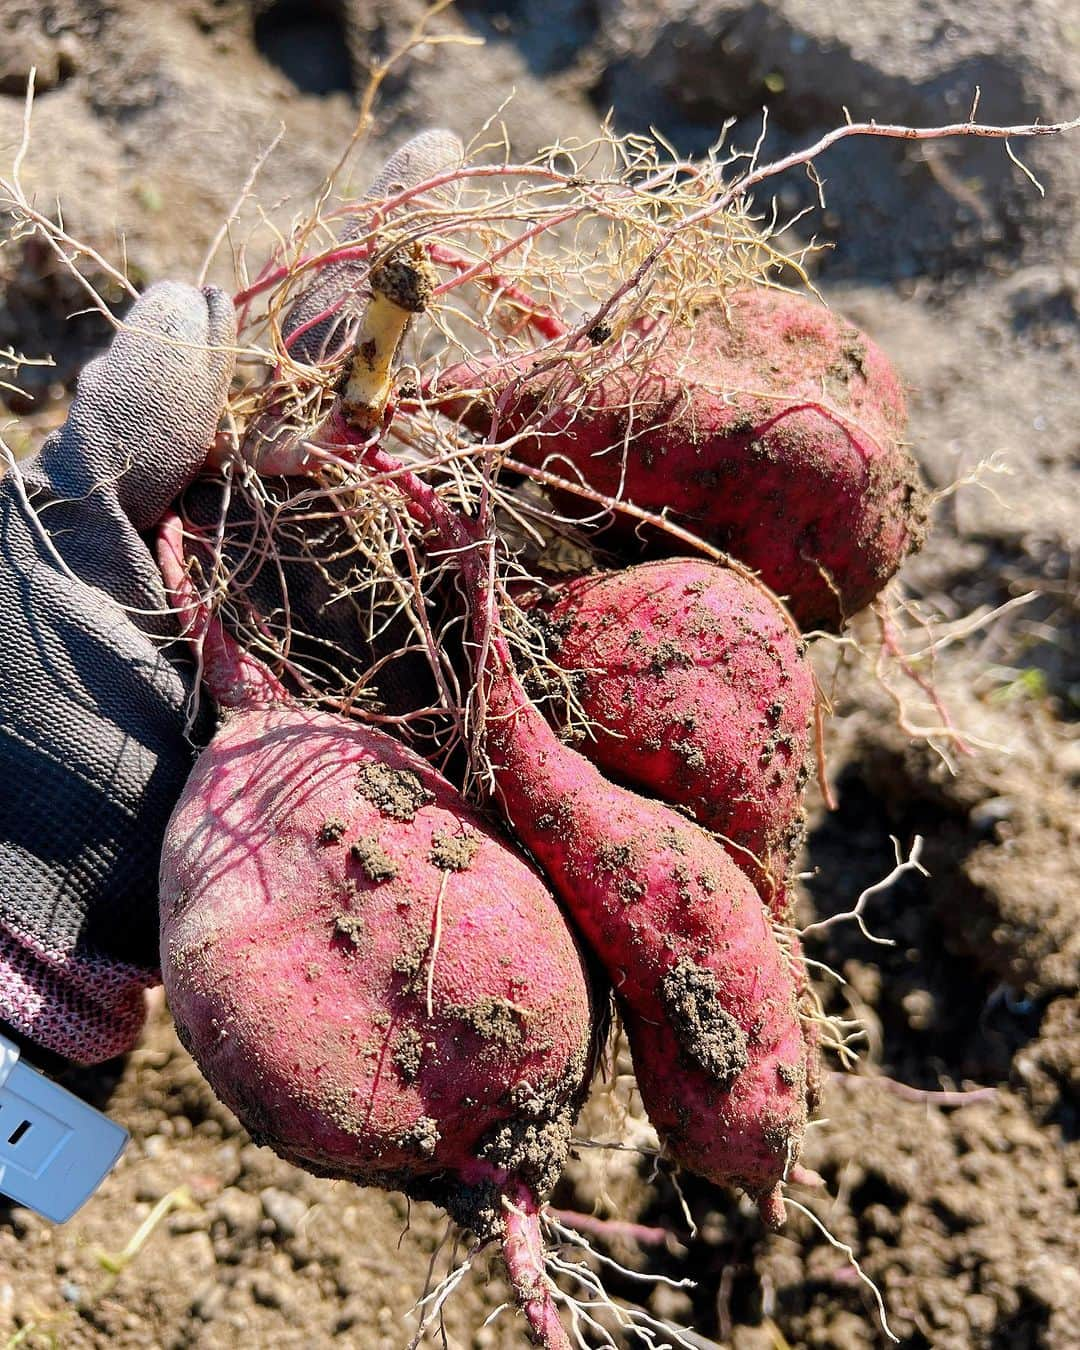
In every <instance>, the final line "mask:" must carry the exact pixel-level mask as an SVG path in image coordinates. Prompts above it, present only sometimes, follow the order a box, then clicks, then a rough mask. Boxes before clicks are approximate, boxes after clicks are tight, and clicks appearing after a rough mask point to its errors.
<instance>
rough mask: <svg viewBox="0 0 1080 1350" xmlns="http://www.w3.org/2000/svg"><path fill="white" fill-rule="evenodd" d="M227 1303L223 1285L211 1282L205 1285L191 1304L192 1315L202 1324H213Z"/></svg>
mask: <svg viewBox="0 0 1080 1350" xmlns="http://www.w3.org/2000/svg"><path fill="white" fill-rule="evenodd" d="M224 1303H225V1289H224V1286H223V1285H220V1284H217V1283H216V1282H211V1283H207V1284H204V1285H202V1286H201V1287H200V1289H199V1291H198V1293H196V1295H195V1297H194V1299H193V1300H192V1304H191V1315H192V1317H197V1318H198V1319H199V1321H200V1322H212V1321H213V1320H214V1318H215V1317H216V1316H217V1315H218V1313H219V1312H220V1311H221V1309H222V1307H223V1305H224Z"/></svg>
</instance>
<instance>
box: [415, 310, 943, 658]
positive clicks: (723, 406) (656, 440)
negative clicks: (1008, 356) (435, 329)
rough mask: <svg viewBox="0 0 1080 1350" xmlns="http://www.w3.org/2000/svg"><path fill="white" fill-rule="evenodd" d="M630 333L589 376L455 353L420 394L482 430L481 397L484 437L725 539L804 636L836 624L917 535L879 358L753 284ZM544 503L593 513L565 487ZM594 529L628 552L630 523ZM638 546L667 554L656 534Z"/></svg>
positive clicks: (907, 457)
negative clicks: (652, 336)
mask: <svg viewBox="0 0 1080 1350" xmlns="http://www.w3.org/2000/svg"><path fill="white" fill-rule="evenodd" d="M641 340H642V339H640V338H639V337H635V336H634V335H633V334H628V335H627V336H626V338H625V339H624V342H625V344H626V346H625V348H624V355H627V356H628V357H629V358H630V359H629V360H622V359H621V358H620V356H619V354H618V353H617V352H613V353H612V354H611V358H610V361H609V363H608V369H607V372H606V373H605V374H603V375H602V376H601V377H600V378H595V376H591V377H590V381H589V384H588V385H587V386H586V385H585V384H583V382H582V377H581V376H580V375H579V374H578V373H577V371H578V367H577V365H576V364H571V363H566V362H561V363H558V364H557V365H556V366H555V367H554V368H553V369H548V370H547V371H546V372H545V373H542V374H538V375H536V376H535V377H532V378H530V376H529V370H530V367H531V365H532V364H534V363H535V358H530V357H526V358H514V359H510V360H505V361H501V362H494V361H492V362H489V363H484V362H482V361H475V360H474V361H467V362H464V363H462V364H460V365H457V366H455V367H453V368H451V369H449V370H447V371H445V372H444V373H443V374H442V375H440V377H439V379H438V381H437V384H436V388H437V390H438V391H439V392H440V394H441V395H442V397H443V402H442V406H443V407H444V409H445V410H446V411H447V412H449V413H451V414H453V415H457V416H461V417H462V418H463V419H464V420H465V421H466V423H467V424H468V425H470V426H471V427H473V428H474V429H476V430H477V431H479V432H480V433H481V434H486V433H487V432H488V429H489V426H490V423H491V416H492V410H493V409H494V408H495V406H496V405H498V425H499V432H498V435H499V437H500V438H502V437H506V436H509V435H511V434H513V435H519V434H521V433H523V432H528V431H531V432H533V433H535V434H533V435H526V436H523V438H522V439H521V440H520V441H516V442H515V446H514V454H515V456H516V457H517V458H518V459H522V460H525V461H526V462H527V463H529V464H531V465H533V466H536V467H541V466H543V465H545V464H547V465H549V467H550V469H551V470H552V471H553V472H554V473H556V474H558V475H560V476H561V477H563V478H569V479H571V480H573V479H575V478H578V479H580V480H581V481H582V482H584V483H585V484H586V485H587V486H589V487H590V488H593V489H595V490H597V491H599V492H601V493H603V494H605V495H606V496H608V497H619V498H620V499H621V500H625V501H629V502H631V503H633V504H635V505H637V506H639V507H642V508H645V509H646V510H649V511H651V512H654V513H659V512H661V511H666V513H667V516H668V518H669V519H671V520H672V521H674V522H675V523H677V524H680V525H683V526H685V527H688V528H689V529H691V530H693V531H694V532H696V533H698V534H699V535H701V536H703V537H704V538H706V539H707V540H709V541H711V542H712V543H713V544H715V545H716V546H718V547H720V548H722V549H724V550H726V551H728V552H729V553H731V554H732V555H733V556H734V557H736V558H738V559H740V560H741V561H742V562H743V563H745V564H746V565H747V566H749V567H751V568H753V569H754V570H756V571H757V572H759V573H760V575H761V577H762V578H763V579H764V581H765V582H766V583H767V584H768V585H769V586H770V587H771V588H772V590H773V591H775V592H776V593H777V594H778V595H780V596H782V597H784V598H785V599H786V600H787V603H788V606H789V608H790V610H791V612H792V614H793V615H794V616H795V618H796V619H797V621H798V623H799V625H800V626H801V627H802V629H803V630H804V631H809V630H810V629H814V628H819V627H822V628H833V629H835V628H838V627H840V626H841V625H842V624H843V622H844V621H845V620H846V619H847V618H849V617H850V616H851V615H852V614H855V613H856V612H857V611H858V610H860V609H862V608H863V607H864V606H865V605H867V604H868V603H869V602H870V601H871V600H872V599H873V598H874V596H875V595H877V594H878V592H879V591H880V590H881V588H882V587H883V586H884V585H885V583H886V582H887V581H888V580H889V578H890V577H891V576H892V575H893V574H894V572H895V571H896V570H897V568H898V567H899V566H900V564H901V562H902V561H903V560H904V557H905V556H906V555H907V554H908V553H909V552H910V551H911V550H912V549H915V548H917V547H918V546H919V544H920V543H921V540H922V537H923V529H924V519H925V494H924V491H923V489H922V487H921V486H920V483H919V476H918V471H917V469H916V466H915V463H914V460H913V459H912V457H911V454H910V453H909V451H908V450H907V449H906V447H905V446H904V444H903V442H902V439H901V438H902V436H903V433H904V426H905V409H904V398H903V394H902V391H901V388H900V382H899V380H898V379H897V377H896V374H895V372H894V371H893V369H892V367H891V366H890V364H889V362H888V360H887V359H886V358H885V356H884V355H883V353H882V352H881V351H880V350H879V348H878V347H876V346H875V345H874V343H873V342H871V341H870V340H869V339H868V338H867V337H865V336H864V335H863V334H862V333H860V332H858V331H857V330H856V329H855V328H853V327H851V326H850V325H849V324H847V323H845V322H844V320H842V319H841V318H839V317H838V316H837V315H835V314H833V313H832V312H831V311H830V310H828V309H825V308H823V307H822V306H820V305H818V304H815V303H812V302H811V301H810V300H807V299H804V298H802V297H800V296H797V295H789V294H787V293H785V292H781V291H776V290H770V289H767V288H765V287H754V288H751V289H747V290H743V291H739V292H736V293H733V294H731V295H729V296H727V297H726V298H725V301H724V304H723V305H722V306H721V305H719V304H718V305H716V306H714V307H711V308H709V309H706V310H704V311H703V312H702V313H701V314H700V315H699V316H698V317H697V319H696V321H695V322H694V324H693V325H692V326H690V327H684V328H678V327H676V328H673V329H672V331H671V332H670V333H668V334H666V335H665V336H664V338H663V340H662V341H659V342H657V343H656V347H655V350H654V351H651V352H650V353H649V355H648V359H647V361H643V360H642V359H640V357H641V352H642V349H641V348H640V345H639V344H640V342H641ZM646 340H647V339H646ZM544 360H545V364H546V365H548V366H549V367H550V365H551V358H550V355H547V356H545V358H544ZM469 390H472V391H476V392H474V393H473V394H471V395H470V394H466V393H464V392H463V391H469ZM559 505H560V507H561V508H562V509H563V510H564V511H566V512H568V513H576V514H577V515H578V516H579V517H584V516H586V515H590V516H595V513H596V511H597V507H596V505H595V504H594V503H592V502H589V501H583V500H581V499H575V498H573V497H571V496H570V495H569V494H562V495H560V496H559ZM604 540H605V542H609V543H612V544H618V545H621V546H622V547H624V548H625V549H627V550H629V551H630V552H631V553H633V554H637V555H640V531H639V521H638V520H636V519H634V518H631V517H628V516H626V515H620V514H616V516H615V518H614V521H613V524H612V525H611V527H610V529H609V530H608V531H607V532H606V533H605V535H604ZM648 545H649V547H651V548H652V549H653V550H656V549H660V550H661V551H662V550H664V549H666V550H667V551H669V552H670V551H671V541H670V539H668V540H667V541H666V543H665V537H664V536H662V535H660V534H659V533H656V532H654V533H653V534H652V535H650V536H649V538H648ZM679 547H680V551H685V550H684V546H682V545H680V546H679Z"/></svg>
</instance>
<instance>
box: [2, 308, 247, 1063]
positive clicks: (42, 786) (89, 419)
mask: <svg viewBox="0 0 1080 1350" xmlns="http://www.w3.org/2000/svg"><path fill="white" fill-rule="evenodd" d="M235 336H236V335H235V323H234V319H233V310H232V305H231V303H230V302H229V300H228V298H227V297H226V296H225V295H224V294H223V293H222V292H220V291H218V290H214V289H207V290H204V291H198V290H195V289H194V288H192V287H189V286H184V285H179V284H177V283H173V282H165V283H162V284H160V285H157V286H153V287H152V288H151V289H150V290H148V291H147V292H146V294H145V295H143V296H142V297H141V298H140V299H139V300H138V301H137V302H136V304H135V305H134V306H133V307H132V309H131V311H130V313H129V314H128V316H127V319H126V321H125V324H124V327H123V329H122V330H121V331H120V332H119V333H118V334H117V336H116V338H115V339H114V340H113V343H112V345H111V346H110V347H109V349H108V350H107V351H106V352H105V353H104V355H102V356H100V357H99V358H98V359H97V360H95V361H93V362H91V363H90V364H89V365H88V366H87V367H86V369H85V371H84V372H83V374H82V376H81V378H80V380H79V386H78V392H77V394H76V397H75V400H74V402H73V404H72V407H71V412H70V415H69V417H68V420H67V422H66V423H65V424H64V426H63V427H61V428H60V430H59V431H57V432H55V433H54V434H53V435H52V436H50V437H49V439H48V441H46V443H45V445H44V446H43V448H42V450H41V452H40V454H39V455H38V456H36V458H35V459H33V460H32V461H30V462H29V463H26V464H24V465H22V466H21V467H19V468H15V467H9V468H8V469H7V472H6V473H5V474H4V476H3V478H2V479H0V625H2V629H3V640H2V643H0V780H2V782H3V789H2V790H0V1021H3V1022H6V1023H7V1025H8V1027H9V1028H13V1029H14V1030H15V1031H17V1032H19V1033H22V1034H23V1035H24V1036H26V1037H28V1038H29V1039H30V1040H31V1041H33V1042H34V1043H36V1044H37V1045H39V1046H43V1047H46V1048H48V1049H51V1050H54V1051H56V1052H58V1053H59V1054H61V1055H63V1056H65V1057H66V1058H68V1059H72V1060H76V1061H78V1062H81V1063H93V1062H96V1061H99V1060H102V1059H106V1058H108V1057H110V1056H112V1055H115V1054H118V1053H121V1052H122V1051H124V1050H126V1049H128V1048H130V1046H131V1045H132V1044H133V1042H134V1040H135V1037H136V1035H137V1034H138V1031H139V1028H140V1026H141V1024H142V1020H143V990H144V988H145V987H146V986H147V985H149V984H152V983H154V982H155V981H156V980H157V964H158V958H157V948H158V938H157V927H158V917H157V871H158V854H159V851H160V845H161V839H162V835H163V833H164V829H165V824H166V822H167V820H168V817H169V814H170V812H171V811H172V808H173V805H174V803H175V801H176V799H177V797H178V796H179V793H180V791H181V789H182V787H183V784H184V781H185V778H186V777H187V774H188V771H189V769H190V766H191V763H192V759H193V751H192V748H191V746H190V744H189V743H188V741H187V739H186V738H185V734H184V723H185V702H186V699H187V696H188V693H189V691H190V677H189V675H188V674H187V673H186V671H185V667H184V665H183V657H182V652H181V651H180V650H179V644H174V645H173V646H172V647H170V641H171V640H172V639H173V638H174V635H175V628H174V624H173V621H172V618H171V615H170V614H169V612H168V607H167V603H166V598H165V594H164V591H163V589H162V584H161V580H160V577H159V575H158V571H157V568H156V566H155V564H154V560H153V557H152V554H151V552H150V551H149V549H148V547H147V544H146V542H145V541H144V539H143V538H142V532H145V531H148V530H150V529H152V527H153V526H154V525H155V524H156V522H157V521H158V519H159V518H160V516H161V515H162V513H163V512H164V510H165V509H166V507H167V506H168V505H169V503H170V502H171V501H172V500H173V498H175V497H176V495H177V494H178V493H179V492H181V491H182V490H183V489H184V488H185V487H186V486H187V484H188V483H189V482H190V481H191V480H192V478H193V477H194V476H195V474H196V472H197V471H198V469H199V468H200V466H201V464H202V463H203V461H204V459H205V455H206V450H207V447H208V446H209V444H210V442H211V440H212V439H213V436H214V432H215V430H216V427H217V424H218V419H219V417H220V415H221V410H222V407H223V404H224V401H225V397H226V394H227V391H228V386H229V381H230V379H231V376H232V368H233V355H232V352H231V347H232V345H233V344H234V342H235Z"/></svg>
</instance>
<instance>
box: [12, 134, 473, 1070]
mask: <svg viewBox="0 0 1080 1350" xmlns="http://www.w3.org/2000/svg"><path fill="white" fill-rule="evenodd" d="M460 157H461V143H460V141H458V139H457V138H456V137H455V136H453V135H452V134H451V133H449V132H443V131H429V132H423V133H421V134H420V135H419V136H416V137H414V138H413V140H411V141H409V142H408V143H407V144H406V145H404V146H403V147H402V148H401V149H400V150H399V151H397V153H396V154H395V155H393V156H392V157H391V158H390V160H388V161H387V164H386V165H385V167H384V169H383V170H382V172H381V173H380V174H379V176H378V178H377V179H376V180H375V182H374V183H373V184H372V186H371V188H370V189H369V190H368V193H367V196H368V197H369V198H378V197H384V196H387V195H389V194H390V193H392V192H394V191H395V190H399V189H400V188H402V187H405V186H409V185H412V184H415V183H419V182H422V181H423V180H424V179H425V178H427V177H429V176H431V175H432V174H434V173H437V172H439V171H440V170H441V169H443V168H446V167H449V166H450V165H452V164H453V163H455V162H458V161H459V160H460ZM362 228H363V226H362V223H361V222H360V220H359V218H358V220H357V221H350V222H349V223H348V224H347V225H346V227H345V230H344V232H343V235H342V237H343V238H346V239H347V238H352V237H356V236H357V235H358V234H359V233H360V232H361V230H362ZM366 269H367V264H366V263H365V262H363V261H353V262H343V263H339V264H337V265H336V266H332V267H330V268H327V269H326V270H325V271H324V272H323V273H322V274H320V276H319V277H318V278H317V279H316V280H315V281H314V282H313V284H312V286H311V288H309V290H308V291H305V293H304V294H302V295H301V296H300V297H299V298H298V300H297V301H296V302H295V304H294V306H293V308H292V310H291V311H290V313H289V315H288V316H287V318H286V321H285V328H286V332H287V333H294V332H295V331H296V330H297V329H298V328H301V327H303V326H304V325H305V324H310V327H307V328H305V331H304V332H302V333H300V334H298V336H297V341H296V345H295V346H294V349H293V350H294V353H295V355H297V356H299V357H300V358H301V359H304V360H308V361H314V360H318V359H319V357H320V355H321V354H322V352H323V351H324V350H325V349H326V347H327V346H328V345H330V344H332V343H335V342H338V341H340V340H342V339H343V336H344V334H343V332H342V328H341V326H342V325H343V324H346V325H347V324H350V323H355V321H356V318H357V315H358V313H359V312H360V310H362V307H363V304H364V303H365V302H366V296H365V294H364V291H363V288H362V287H361V286H360V282H361V281H362V279H363V277H364V276H365V275H366ZM343 300H344V303H342V301H343ZM339 306H340V307H339ZM328 309H333V310H334V311H335V312H334V315H333V317H327V318H325V319H324V320H323V321H319V322H314V323H311V320H312V319H315V320H318V319H319V316H320V315H323V314H324V313H325V311H326V310H328ZM235 340H236V331H235V320H234V316H233V310H232V305H231V303H230V302H229V300H228V299H227V297H226V296H225V295H224V294H223V293H222V292H220V291H217V290H215V289H210V288H208V289H206V290H204V291H202V292H200V291H197V290H194V289H193V288H191V287H188V286H184V285H180V284H178V283H173V282H165V283H161V284H159V285H156V286H154V287H151V289H150V290H148V291H147V292H146V294H145V295H144V296H142V297H141V298H140V299H139V300H138V301H137V302H136V304H135V305H134V306H133V308H132V310H131V311H130V313H129V314H128V316H127V320H126V322H125V325H124V328H123V330H122V331H121V332H120V333H119V334H118V336H117V337H116V339H115V340H114V341H113V344H112V346H111V347H110V348H109V349H108V351H107V352H106V353H105V354H104V355H103V356H101V357H99V358H98V359H97V360H95V361H93V362H91V363H90V365H88V366H87V368H86V370H85V371H84V372H83V374H82V376H81V378H80V380H79V387H78V392H77V395H76V398H75V401H74V402H73V404H72V408H71V413H70V415H69V417H68V420H67V422H66V423H65V425H64V426H63V427H62V428H61V429H60V430H59V431H58V432H56V433H55V434H54V435H53V436H51V437H50V438H49V440H48V441H47V442H46V443H45V445H44V446H43V448H42V450H41V453H40V454H39V455H38V456H37V457H36V458H35V459H34V460H32V461H30V462H29V463H24V464H23V465H22V466H20V467H18V468H15V467H9V468H8V469H7V472H6V473H5V474H4V476H3V477H2V478H0V624H2V641H0V775H2V778H0V781H2V782H3V789H2V791H0V1031H5V1030H6V1031H7V1033H8V1034H9V1035H11V1036H13V1038H14V1039H17V1040H22V1041H27V1040H28V1041H30V1042H31V1043H32V1044H33V1045H34V1046H36V1047H38V1049H39V1050H40V1049H42V1048H43V1049H45V1050H47V1051H52V1052H55V1053H56V1054H57V1055H59V1056H61V1057H63V1058H64V1059H68V1060H74V1061H76V1062H79V1063H84V1064H89V1063H96V1062H99V1061H101V1060H104V1059H107V1058H110V1057H111V1056H113V1055H117V1054H121V1053H123V1052H124V1051H126V1050H128V1049H130V1048H131V1046H132V1045H133V1044H134V1042H135V1039H136V1037H137V1036H138V1033H139V1031H140V1029H141V1026H142V1023H143V1018H144V999H143V991H144V990H145V989H146V988H147V987H148V986H149V985H151V984H154V983H157V982H158V979H159V974H158V910H157V876H158V860H159V853H160V848H161V840H162V837H163V835H164V830H165V825H166V823H167V821H168V818H169V815H170V814H171V812H172V808H173V806H174V804H175V802H176V800H177V798H178V797H179V795H180V792H181V790H182V788H183V785H184V782H185V780H186V778H187V775H188V772H189V770H190V768H191V765H192V763H193V761H194V758H195V753H196V749H197V746H195V745H193V744H192V739H191V738H189V736H188V735H187V734H186V733H185V723H186V715H187V710H188V706H189V705H188V699H189V695H190V693H191V689H192V671H191V668H190V665H189V663H188V661H187V654H186V648H185V647H184V644H182V643H180V642H178V641H176V626H175V623H174V621H173V618H172V616H171V614H170V613H169V610H168V605H167V601H166V597H165V593H164V590H163V587H162V584H161V579H160V577H159V575H158V571H157V567H156V565H155V563H154V560H153V556H152V553H151V550H150V548H149V547H148V546H147V542H146V540H145V538H144V537H143V536H144V535H145V534H146V533H147V532H148V531H150V530H151V529H152V528H153V527H154V525H155V524H156V523H157V521H158V520H159V519H160V517H161V515H162V514H163V513H164V511H165V509H166V508H167V507H168V506H169V505H170V503H171V502H172V501H173V500H174V499H175V498H176V497H177V496H178V495H179V494H180V493H181V492H183V491H184V489H185V488H186V487H188V486H189V484H191V482H192V480H193V479H194V478H195V476H196V474H197V472H198V470H199V469H200V467H201V466H202V465H203V463H204V461H205V459H206V454H207V450H208V448H209V447H210V445H211V443H212V441H213V439H214V433H215V431H216V429H217V425H218V421H219V418H220V415H221V411H222V407H223V405H224V401H225V397H226V394H227V391H228V387H229V382H230V380H231V377H232V369H233V353H232V350H231V349H232V347H233V345H234V343H235ZM2 470H3V465H0V472H2ZM219 492H220V485H219V486H218V487H217V488H215V484H214V483H213V482H212V481H206V482H204V483H202V484H200V486H199V496H200V497H201V499H202V501H203V504H204V505H203V510H204V511H206V510H210V512H211V514H210V516H209V517H208V518H210V519H215V520H216V519H217V518H218V514H219V508H215V507H213V502H214V500H215V496H216V495H217V494H219ZM195 514H199V513H195ZM236 534H237V539H236V541H235V543H236V546H237V547H238V548H241V549H242V546H243V542H244V531H243V530H242V529H240V528H237V530H236ZM275 578H276V573H275V576H274V577H270V578H269V579H268V588H264V589H267V594H266V595H260V594H259V592H260V588H259V587H258V586H253V587H252V590H253V594H254V595H255V596H256V597H258V598H259V599H260V600H261V601H262V602H264V603H265V605H266V607H267V610H268V611H270V610H276V609H277V608H278V607H279V605H280V604H281V602H282V597H281V595H280V593H279V589H278V586H277V584H276V581H275ZM248 580H251V579H248ZM293 584H294V583H293V582H292V581H291V582H290V587H292V585H293ZM295 586H296V588H297V590H298V592H299V594H298V595H296V597H295V600H296V602H297V603H296V605H295V606H294V607H293V612H300V611H303V612H305V613H311V614H315V615H317V616H318V617H317V619H316V622H315V623H313V624H312V630H313V631H314V629H315V628H316V627H319V628H322V629H324V630H327V635H328V638H329V637H330V636H331V634H332V630H334V624H333V623H332V622H330V621H329V618H328V617H327V616H324V615H322V613H321V605H322V601H323V600H325V598H326V597H325V596H322V598H321V599H320V593H319V592H318V586H317V585H316V586H315V587H314V592H315V593H314V594H312V593H311V592H312V589H313V583H312V579H311V576H310V569H306V570H305V571H304V572H303V574H302V575H301V576H299V577H297V578H296V579H295ZM332 617H333V618H337V619H338V620H339V627H341V629H342V631H341V633H340V634H337V636H338V641H339V646H346V645H350V638H351V636H352V634H353V633H355V632H356V628H355V626H350V625H349V623H348V620H347V617H346V616H344V614H342V615H341V616H340V617H339V615H338V610H336V609H335V610H334V611H333V615H332ZM360 655H361V656H364V655H366V653H361V654H360ZM204 730H205V731H206V732H207V733H209V730H210V728H209V727H206V728H204ZM194 739H195V740H196V741H197V740H198V737H197V736H196V737H195V738H194Z"/></svg>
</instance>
